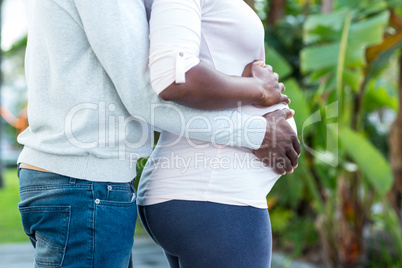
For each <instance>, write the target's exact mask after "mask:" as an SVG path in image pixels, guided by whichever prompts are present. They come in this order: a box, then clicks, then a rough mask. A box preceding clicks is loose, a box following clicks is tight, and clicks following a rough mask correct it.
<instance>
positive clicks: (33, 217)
mask: <svg viewBox="0 0 402 268" xmlns="http://www.w3.org/2000/svg"><path fill="white" fill-rule="evenodd" d="M19 210H20V213H21V219H22V224H23V227H24V231H25V233H26V234H27V235H28V236H29V239H30V240H31V242H32V244H33V245H34V247H35V262H36V264H37V265H40V266H44V267H60V266H62V264H63V259H64V255H65V251H66V247H67V240H68V234H69V228H70V218H71V207H70V206H32V207H23V206H20V207H19Z"/></svg>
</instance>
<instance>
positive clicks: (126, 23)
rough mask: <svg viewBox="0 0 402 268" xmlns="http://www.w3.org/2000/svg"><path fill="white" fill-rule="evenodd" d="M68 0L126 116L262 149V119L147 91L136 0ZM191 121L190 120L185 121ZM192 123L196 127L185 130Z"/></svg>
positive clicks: (144, 39) (143, 30) (144, 38)
mask: <svg viewBox="0 0 402 268" xmlns="http://www.w3.org/2000/svg"><path fill="white" fill-rule="evenodd" d="M74 2H75V3H76V8H77V11H78V13H79V14H80V19H81V23H82V28H83V30H84V31H85V33H86V35H87V38H88V42H89V44H90V46H91V48H92V50H93V52H94V54H95V56H96V58H97V59H98V60H99V62H100V65H101V68H103V69H104V71H106V73H107V74H108V76H109V77H110V79H111V81H112V82H113V83H114V85H115V87H116V89H117V92H118V94H119V96H120V99H121V100H122V102H123V104H124V105H125V107H126V108H127V110H128V112H129V113H130V114H131V115H133V116H136V117H137V118H139V119H142V120H145V121H146V122H148V123H150V124H153V125H154V126H156V127H158V128H160V129H162V130H166V131H169V132H171V133H174V134H177V135H184V136H186V137H189V138H192V139H198V140H203V141H208V142H210V141H214V142H216V143H218V144H226V145H230V146H238V147H246V148H250V149H259V148H260V147H263V146H261V145H262V143H263V140H264V137H265V133H266V130H267V121H266V119H265V118H264V117H261V116H251V115H247V114H244V113H242V112H241V111H236V110H224V111H200V110H196V109H191V108H188V107H184V106H181V105H179V104H176V103H172V102H166V101H163V100H161V98H160V97H159V96H158V95H157V94H156V93H155V92H154V91H153V90H152V89H151V85H150V84H149V79H150V78H149V70H148V67H147V65H148V50H149V47H148V23H147V18H146V12H145V8H144V5H143V3H142V1H141V0H134V1H127V0H116V1H110V0H97V1H93V0H75V1H74ZM95 71H101V70H95ZM191 122H193V123H194V124H190V125H189V123H191ZM197 122H198V124H197ZM194 125H197V127H198V128H202V130H199V131H188V129H189V128H192V127H193V128H194ZM284 157H285V156H284Z"/></svg>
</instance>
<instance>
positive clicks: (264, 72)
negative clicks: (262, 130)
mask: <svg viewBox="0 0 402 268" xmlns="http://www.w3.org/2000/svg"><path fill="white" fill-rule="evenodd" d="M242 76H243V77H253V78H255V79H256V80H257V81H258V82H259V84H260V85H261V97H260V98H259V99H258V100H256V102H255V103H254V105H256V106H264V107H265V106H271V105H274V104H278V103H284V104H289V103H290V100H289V98H288V96H286V95H284V94H282V92H283V91H285V86H284V84H283V83H279V75H278V74H277V73H274V72H273V71H272V67H271V66H270V65H264V62H262V61H253V62H251V63H249V64H247V65H246V67H245V68H244V71H243V74H242Z"/></svg>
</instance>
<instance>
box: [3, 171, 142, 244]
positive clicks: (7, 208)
mask: <svg viewBox="0 0 402 268" xmlns="http://www.w3.org/2000/svg"><path fill="white" fill-rule="evenodd" d="M3 183H4V187H3V188H0V244H2V243H16V242H29V239H28V237H27V236H26V235H25V233H24V231H23V228H22V223H21V217H20V213H19V211H18V202H19V201H20V197H19V195H18V177H17V169H16V168H11V169H6V170H5V171H4V173H3ZM135 234H136V235H145V231H144V229H143V228H142V225H141V223H140V222H139V220H137V227H136V228H135Z"/></svg>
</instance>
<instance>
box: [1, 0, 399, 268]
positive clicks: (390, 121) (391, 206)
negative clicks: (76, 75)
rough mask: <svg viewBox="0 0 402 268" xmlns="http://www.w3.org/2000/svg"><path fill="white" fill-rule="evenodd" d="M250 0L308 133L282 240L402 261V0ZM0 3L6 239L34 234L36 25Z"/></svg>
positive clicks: (315, 260) (315, 250) (284, 182)
mask: <svg viewBox="0 0 402 268" xmlns="http://www.w3.org/2000/svg"><path fill="white" fill-rule="evenodd" d="M246 2H247V3H248V4H249V5H250V6H251V7H252V8H253V9H254V10H255V11H256V12H257V14H258V15H259V17H260V18H261V21H262V23H263V24H264V27H265V30H266V38H265V40H266V63H267V64H270V65H272V66H273V68H274V71H275V72H277V73H278V74H279V76H280V80H281V81H282V82H284V84H285V86H286V92H285V93H286V94H287V95H288V96H289V97H290V99H291V100H292V103H291V105H290V106H291V108H293V109H294V110H295V111H296V114H295V119H296V122H297V126H298V135H299V139H300V141H301V143H302V155H301V157H300V159H299V167H298V168H297V169H296V170H295V172H294V173H293V174H290V175H286V176H284V177H282V178H281V179H280V180H279V181H278V182H277V183H276V185H275V187H274V189H273V190H272V191H271V193H270V194H269V195H268V196H267V203H268V206H269V211H270V216H271V222H272V230H273V238H274V251H275V252H277V253H280V254H284V256H287V257H286V258H288V259H297V260H302V261H303V262H305V263H310V264H313V265H317V266H320V267H395V268H397V267H402V111H401V109H400V103H401V100H402V53H401V52H402V1H401V0H287V1H285V0H247V1H246ZM0 3H1V8H2V12H1V20H2V30H1V51H2V56H1V58H0V60H1V70H2V78H1V79H0V81H1V100H0V112H1V119H0V121H1V122H0V135H1V138H0V145H1V158H0V159H1V177H0V212H1V213H0V245H1V244H4V243H14V242H27V241H28V240H27V238H26V237H25V234H24V233H23V231H22V226H21V223H20V216H19V212H18V208H17V203H18V201H19V197H18V179H17V176H16V169H15V162H16V159H17V156H18V153H19V151H20V150H21V147H20V146H19V145H18V144H17V142H16V136H17V135H18V134H19V133H20V132H21V131H22V130H23V129H25V128H26V126H27V118H26V104H27V98H26V96H27V94H26V84H25V80H24V69H23V63H24V52H25V46H26V41H27V38H26V33H27V25H26V19H25V13H24V0H2V1H0ZM240 38H241V37H240ZM145 161H146V159H143V160H141V161H140V162H139V163H138V166H137V170H138V172H140V173H141V171H142V170H141V167H142V166H143V165H144V162H145ZM137 232H138V234H137V235H138V236H141V235H145V234H144V232H143V231H142V229H141V227H140V226H139V228H137ZM284 265H285V266H286V264H284ZM150 267H151V266H150Z"/></svg>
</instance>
